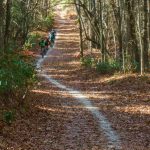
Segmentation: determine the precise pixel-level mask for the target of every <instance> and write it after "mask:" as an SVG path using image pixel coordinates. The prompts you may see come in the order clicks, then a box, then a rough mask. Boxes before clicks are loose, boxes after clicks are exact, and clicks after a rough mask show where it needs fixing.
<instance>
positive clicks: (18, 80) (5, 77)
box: [0, 52, 35, 94]
mask: <svg viewBox="0 0 150 150" xmlns="http://www.w3.org/2000/svg"><path fill="white" fill-rule="evenodd" d="M34 81H35V70H34V66H33V65H31V64H30V62H25V61H24V60H23V59H22V58H21V56H20V55H19V54H15V53H13V52H10V53H9V54H7V55H5V56H4V57H2V58H1V59H0V93H1V94H3V93H8V94H9V93H10V91H11V92H13V93H17V92H19V91H21V90H24V89H26V88H28V87H29V86H30V85H31V84H33V83H34Z"/></svg>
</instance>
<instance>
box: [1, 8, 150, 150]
mask: <svg viewBox="0 0 150 150" xmlns="http://www.w3.org/2000/svg"><path fill="white" fill-rule="evenodd" d="M58 10H60V8H59V9H58ZM56 14H57V15H60V16H57V17H56V29H57V31H58V36H57V39H56V43H55V47H54V49H53V50H50V51H49V52H48V54H47V56H46V57H45V58H44V60H43V59H40V60H39V61H38V63H39V65H38V67H40V66H42V71H40V73H39V84H38V86H37V87H35V89H33V90H32V91H31V94H30V100H31V102H32V111H31V112H30V113H29V114H28V115H26V116H25V117H24V116H23V117H21V118H18V120H16V121H15V123H14V124H12V126H10V127H8V128H7V127H6V128H5V129H4V132H3V136H1V135H0V150H1V149H2V150H5V149H6V148H7V150H29V149H30V150H114V149H117V148H115V146H116V145H114V144H112V140H110V139H109V138H108V136H107V133H105V132H104V129H103V128H101V127H100V126H99V124H101V122H99V120H98V117H97V116H96V117H94V115H93V113H94V112H95V111H93V110H96V112H102V113H103V114H105V115H104V116H105V117H106V118H108V120H109V122H111V125H112V126H111V130H113V131H114V132H115V133H117V136H118V137H119V136H120V141H121V144H122V145H121V146H122V148H118V149H122V150H148V149H150V145H149V143H150V142H149V139H150V133H149V131H150V130H149V126H144V125H143V122H147V123H149V122H148V121H149V120H148V113H149V112H148V111H147V110H148V109H146V104H147V99H148V95H149V94H148V93H149V91H148V90H146V89H145V88H144V86H143V89H144V91H142V90H140V91H138V89H136V88H137V86H136V87H135V88H134V87H132V89H130V88H131V87H127V88H128V89H125V87H124V86H120V87H119V88H118V86H116V87H115V86H113V87H111V86H110V85H106V84H105V83H104V82H103V81H101V79H103V80H105V78H102V77H99V75H95V73H94V72H92V70H86V69H84V68H82V67H81V66H80V62H79V58H78V57H77V55H78V51H79V36H78V30H77V27H76V24H75V22H74V20H70V19H67V18H66V17H65V16H64V15H63V13H61V12H60V13H58V12H57V13H56ZM45 73H46V74H45ZM99 78H101V79H99ZM52 79H54V80H52ZM56 81H57V82H56ZM50 82H52V83H53V84H52V83H50ZM130 82H132V79H131V81H130ZM60 83H61V84H60ZM133 85H134V84H133ZM57 86H58V87H57ZM69 87H70V88H69ZM72 89H76V90H78V91H81V92H80V93H81V94H82V95H81V94H80V93H78V92H74V91H73V90H72ZM129 90H130V92H131V93H130V92H129ZM73 93H74V94H73ZM139 93H140V94H139ZM76 95H78V97H76ZM83 95H85V97H84V96H83ZM144 95H147V97H146V98H143V97H144ZM131 96H133V97H134V99H135V98H136V101H135V100H134V102H135V103H136V104H142V106H145V107H144V108H143V112H144V110H145V112H144V113H145V115H142V114H140V115H139V114H138V113H137V114H136V113H135V114H132V111H133V109H130V110H128V109H127V110H125V111H124V110H123V109H124V108H126V106H132V105H133V104H134V103H133V101H131V100H130V97H131ZM77 99H79V100H81V101H82V102H79V101H78V100H77ZM87 99H88V100H89V99H90V100H91V103H92V107H88V106H89V105H86V104H84V103H88V102H84V100H87ZM128 99H129V100H130V101H129V100H128ZM139 99H140V100H139ZM141 99H142V100H143V101H142V102H141ZM85 106H86V107H85ZM147 106H148V105H147ZM139 110H140V108H139ZM139 110H137V111H139ZM92 111H93V113H92ZM127 111H128V112H127ZM98 116H99V114H98ZM139 131H140V132H139ZM109 134H110V133H108V135H109ZM112 137H113V136H112ZM114 143H116V140H114Z"/></svg>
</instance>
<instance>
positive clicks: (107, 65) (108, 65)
mask: <svg viewBox="0 0 150 150" xmlns="http://www.w3.org/2000/svg"><path fill="white" fill-rule="evenodd" d="M120 69H121V64H120V63H119V62H117V61H112V62H100V61H98V62H97V63H96V70H97V71H98V72H100V73H102V74H106V73H114V72H116V71H119V70H120Z"/></svg>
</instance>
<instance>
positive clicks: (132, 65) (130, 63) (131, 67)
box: [125, 55, 140, 72]
mask: <svg viewBox="0 0 150 150" xmlns="http://www.w3.org/2000/svg"><path fill="white" fill-rule="evenodd" d="M139 70H140V63H138V62H136V61H135V60H132V59H131V56H130V55H127V56H126V61H125V72H136V71H139Z"/></svg>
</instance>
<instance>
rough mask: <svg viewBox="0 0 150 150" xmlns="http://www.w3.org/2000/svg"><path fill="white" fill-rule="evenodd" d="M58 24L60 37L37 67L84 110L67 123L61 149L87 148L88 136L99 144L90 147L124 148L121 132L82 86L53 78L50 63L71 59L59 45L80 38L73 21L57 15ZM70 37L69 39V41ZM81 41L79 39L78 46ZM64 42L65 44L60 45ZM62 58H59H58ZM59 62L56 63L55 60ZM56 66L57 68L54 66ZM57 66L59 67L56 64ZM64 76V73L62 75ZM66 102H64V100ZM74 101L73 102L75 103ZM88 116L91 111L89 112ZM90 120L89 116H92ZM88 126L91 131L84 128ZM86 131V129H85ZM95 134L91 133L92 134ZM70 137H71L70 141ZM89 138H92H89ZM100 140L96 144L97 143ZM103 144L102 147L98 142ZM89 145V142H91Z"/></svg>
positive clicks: (69, 104) (94, 143) (68, 105)
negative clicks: (83, 90) (88, 122)
mask: <svg viewBox="0 0 150 150" xmlns="http://www.w3.org/2000/svg"><path fill="white" fill-rule="evenodd" d="M56 24H57V38H56V44H55V47H54V49H53V50H52V49H51V50H49V51H48V53H47V55H46V56H45V58H44V59H42V58H40V59H39V60H38V62H37V68H42V70H39V75H40V76H41V77H44V78H45V79H46V80H48V81H49V84H52V85H53V86H56V87H58V88H59V89H60V92H62V91H63V93H64V94H65V95H70V96H71V97H72V100H73V101H75V102H73V103H76V104H75V105H76V106H78V105H80V107H82V110H81V111H80V115H79V114H77V117H76V118H75V117H72V119H71V120H70V122H69V123H68V124H67V125H65V126H66V129H65V133H64V136H63V137H62V141H63V140H64V143H63V144H62V145H65V146H66V147H62V148H60V149H65V150H66V149H81V150H82V149H87V144H85V145H84V143H85V142H84V140H87V143H88V142H89V143H90V142H92V145H93V146H94V145H96V147H93V146H92V147H91V148H89V149H93V148H95V149H116V150H120V149H122V148H121V141H120V138H119V135H118V133H116V131H115V130H114V129H113V128H112V127H111V123H110V122H109V121H108V120H107V118H106V117H105V116H104V115H103V114H102V113H101V112H100V110H99V108H98V107H96V106H94V105H93V104H92V102H91V101H90V99H88V98H87V97H86V96H85V95H84V94H82V92H80V91H79V90H75V89H74V88H70V87H69V86H67V85H64V84H63V83H61V81H59V80H57V79H54V78H53V75H51V71H50V70H51V69H52V68H51V66H50V64H51V63H55V62H56V61H57V58H58V59H68V58H65V57H63V55H61V54H60V52H59V49H61V48H62V49H68V46H65V45H63V42H66V43H67V42H70V43H71V42H72V40H71V39H70V38H78V34H74V33H73V31H72V30H73V29H74V28H75V24H74V21H72V20H71V21H70V20H67V19H65V18H62V17H61V16H58V17H57V19H56ZM69 40H70V41H69ZM77 44H78V42H77V43H76V46H78V45H77ZM62 45H63V47H61V46H62ZM55 58H56V59H55ZM58 61H59V60H58ZM56 64H57V63H56ZM53 69H56V68H53ZM57 69H58V68H57ZM62 80H63V77H62ZM62 103H63V102H62ZM73 105H74V104H73ZM63 106H64V107H71V108H73V106H72V103H71V102H70V101H68V102H67V103H63ZM85 112H86V113H90V114H92V117H93V122H95V126H97V130H98V131H96V135H95V133H94V132H93V131H92V130H93V129H92V128H91V127H90V126H89V125H88V124H87V120H88V117H85V118H82V117H83V116H84V115H85ZM76 113H78V112H77V111H74V114H76ZM87 116H88V115H87ZM89 120H90V119H89ZM85 130H87V131H89V132H87V131H86V132H85ZM82 132H83V133H82ZM88 134H90V136H92V137H98V136H100V137H98V138H100V139H102V141H103V142H101V143H97V142H99V139H94V138H92V139H90V140H89V139H88V138H87V137H88V136H89V135H88ZM91 134H92V135H91ZM67 140H68V141H67ZM88 140H89V141H88ZM96 143H97V144H96ZM99 144H100V145H101V147H100V146H99ZM88 147H90V146H88Z"/></svg>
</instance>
